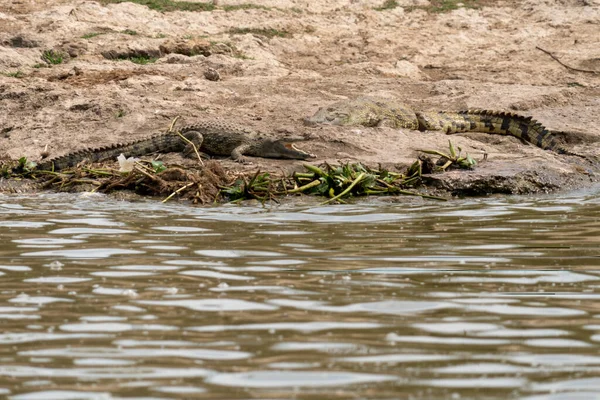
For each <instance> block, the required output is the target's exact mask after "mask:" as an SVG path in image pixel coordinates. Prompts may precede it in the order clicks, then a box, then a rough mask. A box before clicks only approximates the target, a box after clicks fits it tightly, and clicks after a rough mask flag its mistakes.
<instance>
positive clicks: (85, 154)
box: [37, 141, 136, 171]
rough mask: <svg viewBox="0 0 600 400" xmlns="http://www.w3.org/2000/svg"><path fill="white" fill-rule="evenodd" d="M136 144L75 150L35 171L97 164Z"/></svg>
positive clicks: (47, 162)
mask: <svg viewBox="0 0 600 400" xmlns="http://www.w3.org/2000/svg"><path fill="white" fill-rule="evenodd" d="M135 144H136V142H135V141H134V142H128V143H114V144H110V145H106V146H100V147H88V148H85V149H80V150H75V151H73V152H71V153H68V154H65V155H63V156H59V157H55V158H51V159H49V160H46V161H44V162H43V163H40V164H38V166H37V169H40V170H52V169H54V170H57V171H58V170H61V169H66V168H71V167H74V166H76V165H77V164H79V163H80V162H82V161H83V160H87V161H89V162H97V161H102V160H106V159H108V158H112V157H117V156H118V155H119V154H121V153H122V152H127V150H128V149H130V148H131V147H132V146H135Z"/></svg>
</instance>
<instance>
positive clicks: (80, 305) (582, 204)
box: [0, 190, 600, 400]
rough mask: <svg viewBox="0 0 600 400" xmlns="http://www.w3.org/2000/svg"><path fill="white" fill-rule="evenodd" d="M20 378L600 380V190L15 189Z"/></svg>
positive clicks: (242, 394)
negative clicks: (136, 195) (472, 193)
mask: <svg viewBox="0 0 600 400" xmlns="http://www.w3.org/2000/svg"><path fill="white" fill-rule="evenodd" d="M0 282H1V284H0V324H1V326H2V329H1V332H0V397H7V398H9V399H13V400H32V399H36V400H37V399H39V400H41V399H44V400H46V399H60V400H63V399H115V398H119V399H120V398H127V399H134V398H135V399H141V398H144V399H192V398H206V399H242V398H244V399H247V398H258V399H271V398H278V399H287V398H302V399H334V398H335V399H338V398H339V399H357V398H365V399H374V398H400V399H472V398H476V399H492V398H493V399H517V398H519V399H528V400H533V399H535V400H541V399H544V400H557V399H561V400H566V399H600V378H599V377H600V352H599V346H600V195H599V191H598V190H596V191H595V193H594V192H587V193H577V194H572V195H559V196H548V197H542V198H529V197H511V198H495V199H476V200H462V201H461V200H457V201H453V202H449V203H437V202H431V201H423V202H421V201H415V202H414V203H409V204H387V203H384V202H382V201H377V200H376V201H374V202H373V203H369V204H358V205H345V206H323V207H321V206H315V205H310V206H307V205H304V206H301V205H284V206H272V207H266V208H262V207H239V206H225V207H219V208H209V209H206V208H193V207H187V206H184V205H177V204H175V205H173V204H171V205H162V204H159V203H156V202H148V203H145V202H144V203H122V202H117V201H114V200H110V199H107V198H105V197H100V196H98V197H96V196H72V195H71V196H62V195H48V196H42V197H37V196H36V197H8V196H5V197H2V196H0Z"/></svg>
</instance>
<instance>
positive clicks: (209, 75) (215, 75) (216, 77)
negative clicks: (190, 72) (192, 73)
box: [204, 68, 221, 81]
mask: <svg viewBox="0 0 600 400" xmlns="http://www.w3.org/2000/svg"><path fill="white" fill-rule="evenodd" d="M204 77H205V78H206V79H208V80H209V81H220V80H221V74H219V71H217V70H216V69H214V68H207V69H206V70H205V71H204Z"/></svg>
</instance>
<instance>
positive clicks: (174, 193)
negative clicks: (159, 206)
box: [162, 182, 196, 203]
mask: <svg viewBox="0 0 600 400" xmlns="http://www.w3.org/2000/svg"><path fill="white" fill-rule="evenodd" d="M195 183H196V182H190V183H188V184H187V185H185V186H182V187H180V188H179V189H177V190H176V191H174V192H173V193H171V194H170V195H169V197H167V198H166V199H164V200H163V201H162V203H166V202H167V201H169V199H170V198H171V197H173V196H175V195H176V194H177V193H179V192H181V191H182V190H184V189H187V188H189V187H190V186H192V185H194V184H195Z"/></svg>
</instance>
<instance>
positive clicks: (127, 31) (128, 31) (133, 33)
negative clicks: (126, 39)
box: [121, 29, 138, 36]
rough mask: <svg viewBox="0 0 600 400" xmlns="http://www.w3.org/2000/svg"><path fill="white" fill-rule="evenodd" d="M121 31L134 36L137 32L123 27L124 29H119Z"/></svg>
mask: <svg viewBox="0 0 600 400" xmlns="http://www.w3.org/2000/svg"><path fill="white" fill-rule="evenodd" d="M121 33H124V34H126V35H131V36H136V35H137V34H138V33H137V32H136V31H134V30H132V29H125V30H124V31H121Z"/></svg>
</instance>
